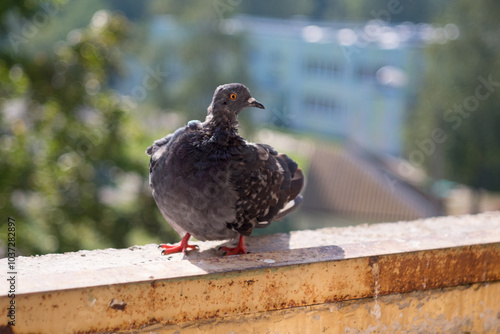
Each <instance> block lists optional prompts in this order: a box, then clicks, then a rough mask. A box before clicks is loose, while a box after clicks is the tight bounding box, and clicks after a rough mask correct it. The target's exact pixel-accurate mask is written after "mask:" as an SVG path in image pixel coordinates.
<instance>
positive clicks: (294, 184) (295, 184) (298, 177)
mask: <svg viewBox="0 0 500 334" xmlns="http://www.w3.org/2000/svg"><path fill="white" fill-rule="evenodd" d="M304 180H305V178H304V173H302V169H300V168H297V170H296V171H295V173H293V177H292V180H291V183H290V195H289V196H288V201H291V200H294V199H296V198H297V197H298V196H299V193H300V192H301V191H302V188H304Z"/></svg>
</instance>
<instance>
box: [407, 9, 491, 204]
mask: <svg viewBox="0 0 500 334" xmlns="http://www.w3.org/2000/svg"><path fill="white" fill-rule="evenodd" d="M499 12H500V2H498V1H495V0H488V1H481V2H480V3H473V2H470V1H466V0H460V1H456V2H453V3H452V4H451V5H450V6H449V7H448V8H447V10H446V11H445V12H444V13H443V14H442V15H441V16H439V17H437V18H436V20H437V21H438V22H439V23H440V24H441V25H444V24H447V23H450V22H453V23H454V24H456V25H457V26H458V28H459V32H460V35H459V38H458V39H456V40H454V41H450V42H448V43H446V44H433V45H431V46H429V47H428V49H427V58H426V59H427V63H428V65H427V74H426V78H425V82H424V84H423V85H422V89H421V92H420V95H419V99H418V101H417V104H416V109H415V113H414V115H413V120H412V122H411V124H412V127H411V128H410V134H409V138H410V141H409V143H410V145H409V148H408V153H409V155H410V159H411V154H412V153H413V155H414V157H415V160H423V162H424V165H425V166H426V168H427V170H428V172H429V174H430V175H431V176H432V177H433V178H435V179H449V180H453V181H456V182H459V183H463V184H466V185H468V186H470V187H472V188H475V189H488V190H492V191H500V173H499V171H500V131H499V129H500V94H499V92H500V34H499V32H500V20H498V13H499ZM436 131H437V132H436ZM441 132H442V134H441V135H439V136H436V134H437V133H441ZM436 139H437V140H436ZM419 152H420V153H419ZM419 155H420V156H422V157H424V158H425V159H420V158H418V159H417V156H419ZM476 204H477V202H476ZM472 209H473V210H476V209H477V208H472Z"/></svg>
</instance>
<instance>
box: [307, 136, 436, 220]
mask: <svg viewBox="0 0 500 334" xmlns="http://www.w3.org/2000/svg"><path fill="white" fill-rule="evenodd" d="M306 181H307V185H306V189H305V192H304V203H303V210H318V211H329V212H332V213H335V214H340V215H346V216H352V217H355V218H363V219H369V220H370V221H382V220H383V221H393V220H413V219H418V218H423V217H433V216H439V215H442V214H443V213H442V209H441V205H440V204H439V203H438V202H437V201H436V200H434V199H433V198H431V197H429V196H427V195H425V194H424V193H422V192H421V191H419V190H418V189H417V188H415V187H414V186H412V185H410V184H409V183H407V182H406V181H404V180H403V179H401V178H400V177H398V176H397V175H396V174H394V173H392V172H391V171H390V169H389V168H387V167H386V165H384V163H383V160H381V159H380V157H376V156H373V155H370V154H369V153H368V152H366V151H364V150H362V149H360V148H358V147H356V148H353V147H349V148H347V147H346V148H344V147H332V146H326V145H324V146H319V147H317V148H315V152H314V153H313V155H312V159H311V165H310V167H309V171H308V175H307V177H306Z"/></svg>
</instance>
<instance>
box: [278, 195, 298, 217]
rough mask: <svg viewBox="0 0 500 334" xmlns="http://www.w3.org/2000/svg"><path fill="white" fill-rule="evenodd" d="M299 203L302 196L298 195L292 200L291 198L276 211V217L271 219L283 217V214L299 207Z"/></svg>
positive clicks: (285, 214)
mask: <svg viewBox="0 0 500 334" xmlns="http://www.w3.org/2000/svg"><path fill="white" fill-rule="evenodd" d="M300 203H302V196H301V195H298V196H297V197H295V198H294V199H293V200H291V201H290V202H288V203H287V204H286V205H285V207H284V208H283V209H281V210H280V211H279V212H278V214H277V215H276V217H274V219H273V221H280V220H282V219H283V218H285V216H287V215H288V214H290V213H292V212H294V211H295V210H296V209H297V208H298V207H299V205H300Z"/></svg>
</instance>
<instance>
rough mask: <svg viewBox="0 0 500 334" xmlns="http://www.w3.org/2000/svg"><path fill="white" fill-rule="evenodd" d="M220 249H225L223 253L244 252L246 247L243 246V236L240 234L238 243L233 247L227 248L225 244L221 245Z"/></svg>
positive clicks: (234, 253)
mask: <svg viewBox="0 0 500 334" xmlns="http://www.w3.org/2000/svg"><path fill="white" fill-rule="evenodd" d="M221 249H222V250H224V251H226V252H225V253H224V255H236V254H246V253H247V247H246V246H245V237H244V236H243V235H240V240H239V241H238V245H237V246H236V247H233V248H229V247H226V246H223V247H221Z"/></svg>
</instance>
